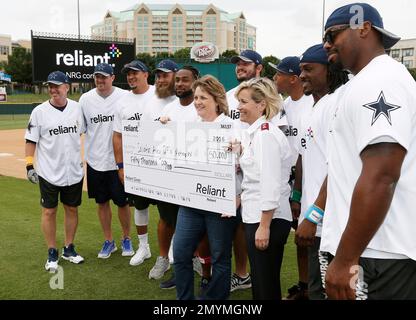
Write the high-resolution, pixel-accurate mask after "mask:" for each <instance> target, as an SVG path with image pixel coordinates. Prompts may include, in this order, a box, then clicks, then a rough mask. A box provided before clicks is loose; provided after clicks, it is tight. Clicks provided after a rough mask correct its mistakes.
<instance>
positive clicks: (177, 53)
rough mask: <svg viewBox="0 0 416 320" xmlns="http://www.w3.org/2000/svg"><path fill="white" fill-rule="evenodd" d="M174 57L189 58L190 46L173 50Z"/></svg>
mask: <svg viewBox="0 0 416 320" xmlns="http://www.w3.org/2000/svg"><path fill="white" fill-rule="evenodd" d="M173 58H174V59H190V58H191V48H182V49H179V50H178V51H175V53H174V54H173Z"/></svg>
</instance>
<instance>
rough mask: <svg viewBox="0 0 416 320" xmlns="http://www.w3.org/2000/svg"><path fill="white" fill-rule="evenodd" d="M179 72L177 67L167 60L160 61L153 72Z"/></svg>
mask: <svg viewBox="0 0 416 320" xmlns="http://www.w3.org/2000/svg"><path fill="white" fill-rule="evenodd" d="M178 70H179V67H178V65H177V64H176V63H175V62H174V61H172V60H169V59H165V60H162V61H160V62H159V63H158V65H157V66H156V69H155V71H162V72H176V71H178Z"/></svg>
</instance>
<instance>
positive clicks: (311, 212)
mask: <svg viewBox="0 0 416 320" xmlns="http://www.w3.org/2000/svg"><path fill="white" fill-rule="evenodd" d="M323 218H324V210H322V209H321V208H319V207H318V206H316V205H314V204H313V205H311V206H310V207H309V208H308V210H306V212H305V219H306V220H309V221H310V222H312V223H314V224H318V223H319V222H321V221H322V219H323Z"/></svg>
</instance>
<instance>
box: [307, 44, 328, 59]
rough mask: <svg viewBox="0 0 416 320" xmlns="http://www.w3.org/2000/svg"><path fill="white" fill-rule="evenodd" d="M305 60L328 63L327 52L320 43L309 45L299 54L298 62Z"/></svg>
mask: <svg viewBox="0 0 416 320" xmlns="http://www.w3.org/2000/svg"><path fill="white" fill-rule="evenodd" d="M307 62H310V63H320V64H329V62H328V54H327V52H326V50H325V49H324V45H323V44H322V43H320V44H316V45H314V46H312V47H310V48H309V49H307V50H306V51H305V52H304V53H303V54H302V55H301V56H300V63H307Z"/></svg>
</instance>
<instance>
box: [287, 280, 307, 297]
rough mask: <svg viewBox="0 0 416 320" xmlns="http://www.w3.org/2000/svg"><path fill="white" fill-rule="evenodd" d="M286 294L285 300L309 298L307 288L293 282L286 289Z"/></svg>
mask: <svg viewBox="0 0 416 320" xmlns="http://www.w3.org/2000/svg"><path fill="white" fill-rule="evenodd" d="M287 293H288V296H287V297H286V299H285V300H309V296H308V290H307V289H303V288H301V287H300V286H299V284H295V285H294V286H292V287H290V288H289V289H288V290H287Z"/></svg>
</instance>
